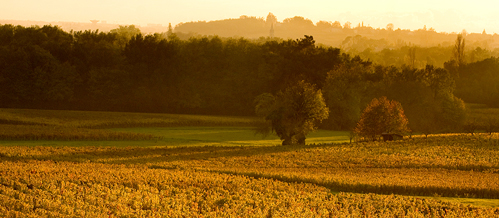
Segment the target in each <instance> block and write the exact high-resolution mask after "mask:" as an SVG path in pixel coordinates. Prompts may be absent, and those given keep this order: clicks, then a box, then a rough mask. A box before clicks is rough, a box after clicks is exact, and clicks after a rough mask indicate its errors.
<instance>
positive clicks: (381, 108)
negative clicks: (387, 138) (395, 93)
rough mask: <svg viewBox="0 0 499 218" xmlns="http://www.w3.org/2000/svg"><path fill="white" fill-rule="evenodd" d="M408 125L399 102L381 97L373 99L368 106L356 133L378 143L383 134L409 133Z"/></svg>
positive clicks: (356, 128)
mask: <svg viewBox="0 0 499 218" xmlns="http://www.w3.org/2000/svg"><path fill="white" fill-rule="evenodd" d="M408 123H409V122H408V120H407V117H406V116H405V114H404V109H403V108H402V105H400V103H399V102H397V101H393V100H392V101H389V100H388V99H387V98H386V97H381V98H375V99H373V100H372V101H371V103H369V104H368V105H367V108H366V109H365V110H364V111H363V113H362V115H361V117H360V120H359V122H358V123H357V127H355V130H354V131H355V133H357V134H358V135H359V136H361V137H364V138H367V139H370V140H373V141H376V139H377V138H379V137H380V136H381V134H382V133H398V134H404V133H406V132H408V131H409V128H408V127H407V124H408Z"/></svg>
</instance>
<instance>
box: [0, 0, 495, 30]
mask: <svg viewBox="0 0 499 218" xmlns="http://www.w3.org/2000/svg"><path fill="white" fill-rule="evenodd" d="M497 6H499V2H497V1H494V0H476V1H473V2H470V1H465V0H443V1H432V0H419V1H398V0H380V1H370V0H350V1H343V2H337V1H326V0H311V1H302V0H300V1H298V0H291V1H287V0H286V1H285V0H278V1H267V0H265V1H264V0H253V1H232V0H230V1H229V0H184V1H173V0H141V1H136V0H103V1H102V0H85V1H83V0H77V1H62V0H42V1H38V0H36V1H35V0H6V2H5V1H4V2H2V7H0V20H31V21H47V22H57V21H64V22H90V20H93V19H96V20H101V21H106V22H107V23H115V24H123V25H128V24H135V25H144V26H145V25H147V24H162V25H164V26H167V25H168V23H172V25H174V26H175V25H176V24H178V23H181V22H184V23H185V22H191V21H211V20H222V19H229V18H239V16H241V15H247V16H255V17H266V16H267V14H268V13H269V12H272V13H273V14H274V15H276V17H277V18H278V20H279V21H282V20H284V19H286V18H291V17H294V16H302V17H304V18H307V19H310V20H312V21H313V22H314V23H316V22H318V21H321V20H324V21H340V22H341V23H342V24H343V23H345V22H347V21H349V22H351V23H352V24H353V25H356V24H357V23H361V22H364V24H366V25H369V26H371V27H374V28H385V27H386V25H387V24H388V23H393V24H394V25H395V28H401V29H411V30H415V29H420V28H422V27H423V26H424V25H426V26H427V27H428V28H430V27H433V28H434V29H435V30H436V31H438V32H460V31H462V30H463V29H466V30H467V31H468V32H479V33H481V32H482V31H483V30H484V29H486V30H487V32H489V33H493V32H499V25H498V24H499V23H498V21H497V20H499V19H498V18H499V15H498V14H497V13H495V11H494V10H495V8H497Z"/></svg>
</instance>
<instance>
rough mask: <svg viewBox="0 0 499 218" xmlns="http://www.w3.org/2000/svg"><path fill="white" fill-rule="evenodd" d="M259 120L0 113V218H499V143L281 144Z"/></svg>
mask: <svg viewBox="0 0 499 218" xmlns="http://www.w3.org/2000/svg"><path fill="white" fill-rule="evenodd" d="M480 116H483V115H480ZM254 122H256V120H255V119H253V118H246V117H210V116H191V115H163V114H135V113H131V114H127V113H108V112H77V111H41V110H17V109H1V110H0V126H3V128H4V132H3V134H4V136H6V138H3V140H2V141H0V199H2V200H1V201H0V214H5V215H6V216H7V217H26V216H44V217H68V216H70V217H182V216H184V217H237V216H247V217H313V216H316V217H345V216H350V217H401V216H407V217H499V135H498V134H497V133H494V134H492V135H488V134H475V135H470V134H452V135H451V134H448V135H433V136H430V137H428V138H427V139H425V138H424V137H417V136H415V137H413V138H412V139H405V140H403V141H396V142H369V143H367V142H363V143H347V142H348V141H349V139H348V132H332V131H324V130H321V131H317V132H314V133H312V134H311V135H309V136H308V138H307V145H306V146H280V145H279V144H280V141H279V140H278V139H277V138H276V137H275V136H273V137H269V138H265V139H263V138H262V137H261V136H259V135H254V133H253V131H252V127H251V126H252V124H253V123H254ZM7 127H9V128H7ZM16 128H17V129H16ZM53 129H56V130H60V131H59V132H57V131H52V130H53ZM8 131H10V132H8ZM30 131H32V132H30ZM44 131H45V132H44ZM53 132H57V133H58V134H52V135H50V134H48V133H53ZM42 133H43V134H42ZM9 134H11V135H9ZM44 134H45V135H44ZM12 135H16V137H20V136H18V135H22V136H24V137H25V138H16V137H12ZM49 136H50V137H52V138H50V137H49ZM68 136H70V137H68ZM84 136H86V137H84ZM9 137H10V138H9ZM30 137H31V138H30ZM77 137H80V138H77ZM120 137H121V138H120ZM127 137H128V138H127Z"/></svg>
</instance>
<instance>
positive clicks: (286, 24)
mask: <svg viewBox="0 0 499 218" xmlns="http://www.w3.org/2000/svg"><path fill="white" fill-rule="evenodd" d="M2 23H4V24H13V25H21V26H26V27H29V26H32V25H38V26H44V25H55V26H58V27H59V28H61V29H62V30H64V31H66V32H70V31H85V30H99V31H100V32H109V31H111V30H113V29H116V28H119V27H120V25H118V24H108V23H107V22H106V21H99V20H92V23H75V22H51V23H49V22H35V21H14V20H0V24H2ZM131 26H134V25H131ZM134 27H136V28H138V29H140V31H141V33H142V34H145V35H147V34H155V33H166V32H168V31H169V28H171V29H170V31H172V32H174V33H175V34H176V35H177V36H178V37H179V39H181V40H188V39H189V38H191V37H197V38H200V37H206V36H218V37H223V38H240V37H243V38H246V39H259V38H266V37H272V38H273V39H274V40H287V39H298V38H301V37H303V36H304V35H311V36H313V37H314V40H315V41H316V42H317V44H318V45H322V46H332V47H336V48H340V49H341V50H342V51H343V52H345V53H348V54H351V55H358V56H360V57H361V58H363V59H368V60H370V61H372V62H374V63H377V64H382V65H395V66H399V67H400V66H402V65H403V64H406V62H407V60H406V59H404V58H400V57H403V56H406V54H407V53H408V52H409V49H410V48H411V47H417V48H418V53H417V54H416V55H417V56H418V57H417V59H418V61H417V62H416V63H415V64H416V65H417V66H418V67H424V66H426V65H427V64H430V65H434V66H439V67H443V64H444V63H445V62H446V61H448V58H447V57H448V56H449V55H451V53H452V47H453V46H454V41H455V39H456V37H457V35H458V34H463V35H464V36H465V38H466V43H467V48H466V49H467V52H468V53H469V55H468V59H469V61H470V62H475V61H480V60H483V59H486V58H488V57H491V56H499V35H498V34H496V33H494V34H487V32H486V30H483V32H482V33H467V32H466V30H465V29H463V30H462V32H459V33H456V32H452V33H446V32H438V30H435V29H433V28H431V27H429V28H427V27H426V25H425V26H422V27H421V29H418V30H414V31H411V30H409V29H401V28H400V27H397V26H395V25H394V24H392V23H387V25H386V27H385V28H373V27H371V26H369V24H368V23H364V22H361V23H357V24H354V23H350V22H345V23H340V22H339V21H334V22H333V21H319V22H317V23H315V24H314V23H313V22H312V21H311V20H310V19H307V18H304V17H301V16H295V17H292V18H286V19H284V20H283V21H281V22H279V21H278V20H277V18H276V16H274V15H273V14H272V13H269V14H268V15H267V17H266V18H262V17H258V18H257V17H254V16H245V15H242V16H240V18H238V19H224V20H216V21H195V22H186V23H179V24H177V25H176V26H175V27H171V26H170V27H167V26H163V25H159V24H148V25H146V26H134Z"/></svg>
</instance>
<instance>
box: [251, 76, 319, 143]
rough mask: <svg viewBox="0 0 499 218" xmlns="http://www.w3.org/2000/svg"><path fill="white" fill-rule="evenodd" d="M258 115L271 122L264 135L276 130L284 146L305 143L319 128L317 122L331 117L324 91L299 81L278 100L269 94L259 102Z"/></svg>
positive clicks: (280, 93) (278, 95) (281, 94)
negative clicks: (310, 133) (308, 136)
mask: <svg viewBox="0 0 499 218" xmlns="http://www.w3.org/2000/svg"><path fill="white" fill-rule="evenodd" d="M256 103H257V105H256V113H257V114H258V115H260V116H262V117H264V119H265V120H266V121H267V122H268V123H267V124H268V125H270V128H269V127H268V126H267V127H264V129H263V131H262V130H261V131H260V132H263V133H268V131H269V130H270V131H273V132H275V134H277V136H279V137H280V138H281V140H283V142H282V144H283V145H290V144H305V139H306V135H307V134H308V133H309V132H310V131H313V130H315V129H317V123H318V122H321V121H322V120H324V119H326V118H327V117H328V115H329V114H328V108H327V106H326V103H325V102H324V98H323V97H322V92H321V90H318V89H317V88H315V86H314V85H311V84H309V83H305V82H304V81H300V82H298V83H297V84H296V85H293V86H291V87H288V88H286V89H285V90H284V91H281V92H279V93H278V94H277V95H276V96H275V97H274V96H273V95H271V94H268V93H265V94H262V95H260V96H259V97H258V98H257V99H256Z"/></svg>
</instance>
